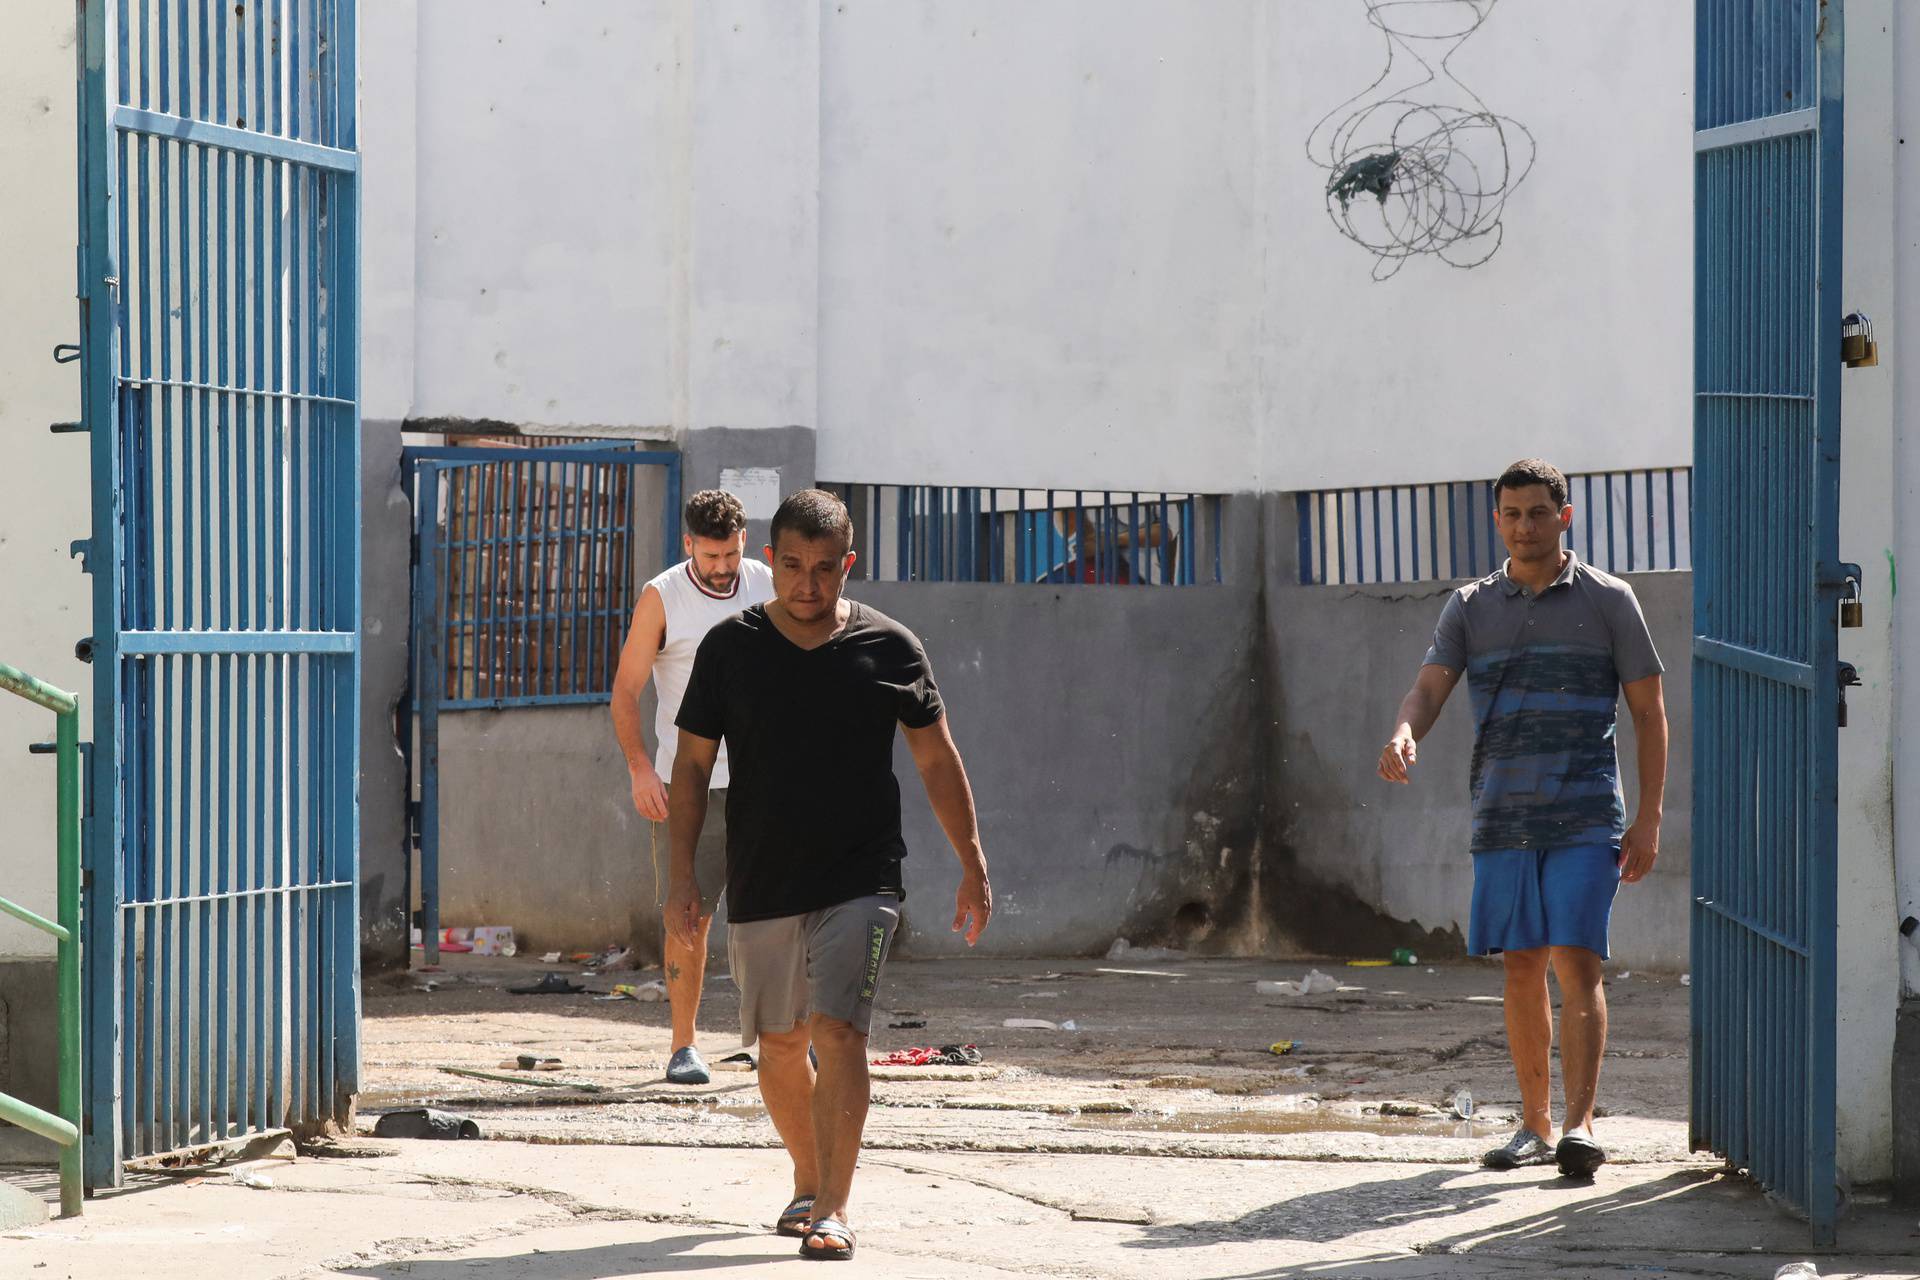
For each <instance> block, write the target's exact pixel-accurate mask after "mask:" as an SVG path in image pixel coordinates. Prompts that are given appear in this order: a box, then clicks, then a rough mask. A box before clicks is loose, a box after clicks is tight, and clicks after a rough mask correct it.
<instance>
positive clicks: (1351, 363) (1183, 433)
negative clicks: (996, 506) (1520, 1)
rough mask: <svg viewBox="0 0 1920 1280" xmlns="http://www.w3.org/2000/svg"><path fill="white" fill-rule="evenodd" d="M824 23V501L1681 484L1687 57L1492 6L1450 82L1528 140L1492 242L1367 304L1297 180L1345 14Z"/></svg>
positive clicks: (900, 15)
mask: <svg viewBox="0 0 1920 1280" xmlns="http://www.w3.org/2000/svg"><path fill="white" fill-rule="evenodd" d="M831 9H832V12H829V13H828V14H827V15H826V17H825V18H824V19H823V23H822V33H823V41H824V42H825V45H826V54H825V58H824V65H825V70H824V72H823V81H824V82H825V85H826V89H827V95H828V96H827V107H826V109H825V112H824V114H823V127H824V129H825V131H826V144H825V150H824V153H823V166H824V167H823V173H822V190H823V196H822V206H823V210H822V218H821V256H822V259H823V261H824V262H825V263H826V267H825V268H824V270H825V283H824V285H823V295H824V303H825V315H826V317H827V318H826V322H825V327H824V328H823V331H822V333H823V337H822V352H821V361H822V419H821V433H822V434H821V443H820V463H821V469H822V473H823V474H827V475H832V476H846V477H848V478H853V479H863V480H876V481H879V480H899V479H939V480H951V481H960V482H975V483H977V482H979V481H981V480H1002V479H1003V478H1004V477H1009V476H1011V475H1017V476H1018V477H1019V478H1021V479H1024V480H1026V481H1027V482H1030V483H1049V484H1063V483H1065V484H1094V485H1102V484H1140V483H1155V484H1158V483H1164V484H1168V485H1170V486H1175V487H1180V486H1189V485H1190V486H1194V487H1199V488H1206V489H1221V490H1234V489H1246V488H1253V487H1261V488H1267V489H1286V488H1293V487H1308V486H1317V485H1326V484H1351V483H1355V482H1383V481H1384V482H1400V483H1404V482H1410V481H1419V480H1431V479H1440V478H1452V477H1464V476H1470V475H1480V474H1490V473H1492V472H1494V471H1496V470H1497V469H1498V468H1499V467H1500V466H1501V465H1502V464H1504V463H1505V462H1507V461H1509V460H1510V457H1511V455H1513V454H1515V453H1517V452H1523V451H1526V450H1527V449H1530V448H1538V449H1539V450H1541V451H1544V452H1548V453H1552V454H1554V455H1555V456H1557V457H1560V458H1562V459H1564V461H1565V463H1566V465H1567V466H1569V467H1578V468H1591V467H1599V466H1648V465H1656V464H1672V463H1684V462H1686V461H1687V460H1688V459H1689V457H1690V456H1691V444H1690V419H1689V414H1688V407H1687V406H1688V399H1687V389H1686V388H1687V376H1688V369H1689V360H1690V356H1689V349H1690V348H1689V343H1690V338H1689V327H1688V326H1689V322H1690V316H1691V306H1690V295H1689V293H1688V291H1687V290H1686V289H1685V288H1683V287H1677V282H1683V281H1685V279H1686V278H1687V273H1688V270H1689V267H1690V261H1691V258H1690V231H1689V219H1688V204H1689V201H1688V193H1689V191H1690V189H1691V167H1690V165H1691V152H1690V143H1689V127H1690V124H1689V115H1690V112H1689V107H1688V103H1687V98H1688V92H1689V87H1690V78H1691V71H1692V62H1691V59H1692V52H1691V47H1692V40H1691V29H1690V25H1689V24H1688V23H1685V22H1676V21H1675V20H1674V15H1673V14H1672V13H1671V12H1669V11H1668V9H1667V8H1666V7H1665V6H1655V5H1633V6H1628V5H1591V4H1582V3H1578V0H1574V2H1572V3H1565V2H1562V0H1538V2H1535V3H1529V4H1526V5H1503V6H1500V7H1499V8H1498V10H1496V12H1495V13H1494V15H1493V18H1492V20H1491V21H1490V22H1489V23H1488V24H1487V26H1486V27H1485V28H1484V29H1483V30H1482V31H1481V32H1480V34H1479V35H1477V36H1475V37H1474V38H1473V40H1472V42H1471V43H1470V44H1468V45H1466V46H1465V47H1464V49H1463V51H1462V53H1461V55H1460V56H1459V58H1458V59H1457V60H1456V63H1455V69H1456V71H1457V73H1458V75H1459V77H1460V78H1461V79H1462V80H1463V81H1464V82H1465V83H1467V84H1468V85H1470V86H1472V87H1473V88H1475V89H1476V90H1477V91H1478V92H1479V93H1480V94H1481V96H1482V98H1483V99H1484V100H1485V101H1486V102H1487V103H1488V104H1489V106H1490V107H1492V108H1493V109H1494V110H1497V111H1501V112H1505V113H1507V114H1510V115H1512V116H1515V117H1517V118H1518V119H1520V120H1521V121H1522V122H1524V123H1525V124H1526V125H1527V126H1528V127H1529V128H1530V129H1532V130H1533V132H1534V133H1535V134H1536V136H1537V137H1538V139H1539V163H1538V165H1537V166H1536V168H1535V170H1534V172H1533V174H1532V175H1531V176H1530V177H1529V178H1528V179H1527V181H1526V182H1525V183H1524V184H1523V185H1522V186H1521V187H1520V189H1519V192H1518V193H1517V195H1516V198H1515V200H1514V201H1513V203H1512V205H1511V207H1510V211H1509V224H1510V234H1509V236H1508V238H1507V241H1506V244H1505V246H1504V247H1503V248H1502V250H1501V252H1500V254H1499V255H1498V256H1497V257H1495V258H1494V260H1493V261H1492V262H1491V263H1490V264H1489V265H1488V266H1486V267H1485V268H1482V269H1479V270H1476V271H1455V270H1451V269H1449V268H1447V267H1445V266H1443V265H1441V264H1439V263H1437V262H1432V261H1416V262H1414V263H1411V264H1409V266H1408V267H1407V269H1406V270H1404V271H1402V272H1401V274H1400V275H1399V276H1398V277H1396V278H1395V279H1394V280H1392V281H1391V282H1388V283H1383V284H1375V283H1373V282H1372V281H1371V280H1370V278H1369V272H1370V269H1371V267H1372V265H1373V260H1372V258H1370V257H1369V256H1368V255H1366V254H1365V253H1364V252H1363V251H1361V250H1360V249H1358V248H1356V247H1354V246H1352V245H1349V244H1348V243H1347V242H1345V241H1344V240H1342V239H1340V238H1339V237H1338V236H1337V235H1336V233H1335V232H1334V230H1333V228H1332V227H1331V225H1330V224H1329V222H1328V219H1327V216H1326V213H1325V210H1324V202H1323V196H1322V192H1323V189H1324V181H1325V178H1324V175H1323V174H1322V172H1321V171H1320V170H1318V169H1316V168H1314V167H1313V166H1312V165H1311V164H1310V163H1308V161H1307V158H1306V154H1305V141H1306V138H1307V135H1308V133H1309V131H1310V130H1311V129H1312V128H1313V126H1314V124H1315V123H1316V122H1317V121H1318V120H1319V119H1320V118H1321V117H1322V116H1324V115H1325V114H1326V113H1327V112H1328V111H1330V110H1331V109H1332V108H1334V107H1335V106H1336V105H1338V104H1339V103H1340V102H1341V101H1342V100H1344V99H1346V98H1347V97H1349V96H1350V95H1352V94H1354V93H1355V92H1357V91H1359V90H1360V89H1362V88H1364V87H1365V86H1366V85H1367V84H1368V83H1369V82H1370V81H1371V80H1372V79H1373V78H1374V77H1375V75H1376V74H1378V70H1379V68H1380V65H1381V44H1380V41H1379V38H1378V36H1377V33H1375V32H1374V30H1373V29H1372V28H1371V27H1369V26H1368V25H1367V23H1366V21H1365V17H1364V13H1363V7H1362V6H1361V5H1360V4H1358V3H1353V4H1314V5H1306V4H1271V3H1264V2H1263V0H1241V2H1235V3H1210V4H1206V5H1169V4H1164V3H1154V2H1152V0H1135V2H1130V3H1111V2H1102V3H1092V2H1088V3H1061V4H1050V5H1033V4H1023V3H1020V2H1019V0H993V2H990V3H976V4H967V5H951V4H939V3H935V2H933V0H926V2H924V3H880V2H876V0H864V2H854V3H845V4H836V5H833V6H831ZM1003 482H1005V481H1004V480H1003Z"/></svg>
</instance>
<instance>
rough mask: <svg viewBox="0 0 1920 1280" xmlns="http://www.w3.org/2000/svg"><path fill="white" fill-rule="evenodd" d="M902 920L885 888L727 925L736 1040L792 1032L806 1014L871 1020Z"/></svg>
mask: <svg viewBox="0 0 1920 1280" xmlns="http://www.w3.org/2000/svg"><path fill="white" fill-rule="evenodd" d="M899 926H900V900H899V899H898V898H896V897H894V896H893V895H892V894H890V893H880V894H875V895H873V896H872V897H869V898H855V899H853V901H851V902H842V903H839V904H838V905H835V906H831V907H823V908H822V909H820V910H819V911H810V912H808V913H807V914H806V915H800V916H780V917H778V918H776V919H773V920H750V921H748V922H747V923H745V924H740V923H738V922H735V923H733V924H729V925H728V926H727V961H728V963H729V964H730V965H731V966H732V967H733V984H734V986H736V987H737V988H739V990H740V1043H741V1044H743V1045H750V1044H752V1043H753V1042H754V1041H756V1040H758V1039H759V1038H760V1033H761V1032H763V1031H772V1032H783V1031H791V1030H793V1029H794V1028H795V1027H797V1026H799V1025H800V1024H801V1023H802V1022H804V1021H806V1019H807V1018H808V1016H809V1015H810V1014H815V1013H818V1014H822V1015H824V1016H826V1017H829V1018H837V1019H839V1020H840V1021H842V1022H847V1023H851V1024H852V1025H853V1028H854V1030H856V1031H858V1032H859V1033H860V1034H861V1035H865V1034H867V1032H868V1030H869V1029H871V1027H872V1026H873V997H874V993H875V992H876V991H877V990H878V989H879V985H880V966H881V965H883V964H885V963H886V960H887V952H888V950H889V949H891V948H892V946H893V935H894V931H895V930H896V929H898V928H899Z"/></svg>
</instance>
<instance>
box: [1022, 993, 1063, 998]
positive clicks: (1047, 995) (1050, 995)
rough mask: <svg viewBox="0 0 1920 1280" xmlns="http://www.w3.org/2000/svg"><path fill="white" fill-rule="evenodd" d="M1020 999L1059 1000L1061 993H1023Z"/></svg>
mask: <svg viewBox="0 0 1920 1280" xmlns="http://www.w3.org/2000/svg"><path fill="white" fill-rule="evenodd" d="M1020 998H1021V999H1022V1000H1058V999H1059V998H1060V993H1059V992H1058V991H1022V992H1021V993H1020Z"/></svg>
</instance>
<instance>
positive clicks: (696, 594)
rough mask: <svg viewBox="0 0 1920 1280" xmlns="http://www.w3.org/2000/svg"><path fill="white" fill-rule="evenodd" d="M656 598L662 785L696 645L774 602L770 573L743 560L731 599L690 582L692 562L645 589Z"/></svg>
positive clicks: (718, 780)
mask: <svg viewBox="0 0 1920 1280" xmlns="http://www.w3.org/2000/svg"><path fill="white" fill-rule="evenodd" d="M647 585H648V586H649V587H652V588H653V589H654V590H655V591H658V592H659V593H660V603H661V604H662V605H664V606H665V607H666V612H667V640H666V643H665V644H663V645H662V646H661V647H660V652H659V653H658V654H657V655H656V656H655V657H654V660H653V691H654V693H656V694H657V695H659V700H660V707H659V710H658V712H657V713H656V714H655V715H654V720H653V727H654V732H655V733H656V734H658V735H659V741H660V748H659V750H658V751H656V752H654V757H653V767H654V769H655V770H657V771H658V772H659V774H660V777H661V778H662V779H664V780H666V781H669V782H671V781H672V780H673V754H674V749H675V748H676V747H678V746H679V745H680V730H678V729H676V728H675V727H674V724H673V722H674V719H675V718H676V717H677V716H679V714H680V699H681V698H683V697H685V696H686V692H687V680H688V679H689V678H690V677H691V676H692V675H693V656H694V654H695V653H697V652H699V649H700V641H701V640H703V639H705V638H706V634H707V632H708V631H709V630H711V629H712V628H713V625H714V624H715V623H716V622H722V621H724V620H726V619H727V618H731V617H732V616H733V615H734V614H736V613H739V612H740V611H741V610H742V609H746V608H749V607H751V606H753V605H756V604H765V603H766V602H767V601H769V600H771V599H773V570H771V569H769V568H767V566H766V565H765V563H763V562H762V561H759V560H749V559H747V558H746V557H744V556H743V557H741V560H740V576H739V577H737V578H735V579H734V582H733V594H732V595H728V596H716V595H714V594H713V593H712V592H710V591H708V590H707V589H706V587H704V586H702V585H701V583H700V581H699V579H697V578H695V577H694V576H693V562H692V561H690V560H682V561H681V562H680V563H679V564H677V565H675V566H673V568H671V569H668V570H667V571H666V572H665V573H662V574H661V575H660V576H659V577H657V578H654V579H653V580H652V581H651V582H649V583H647ZM709 785H711V786H713V787H716V788H717V787H724V786H726V785H727V746H726V744H725V743H724V742H723V743H721V744H720V755H719V757H718V758H717V759H716V760H715V761H714V762H713V779H712V782H711V783H710V784H709Z"/></svg>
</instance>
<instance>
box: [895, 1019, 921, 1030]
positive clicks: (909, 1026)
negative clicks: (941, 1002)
mask: <svg viewBox="0 0 1920 1280" xmlns="http://www.w3.org/2000/svg"><path fill="white" fill-rule="evenodd" d="M926 1025H927V1020H926V1019H925V1018H903V1019H902V1020H901V1021H899V1022H889V1023H888V1024H887V1030H889V1031H918V1030H920V1029H921V1028H922V1027H924V1026H926Z"/></svg>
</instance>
